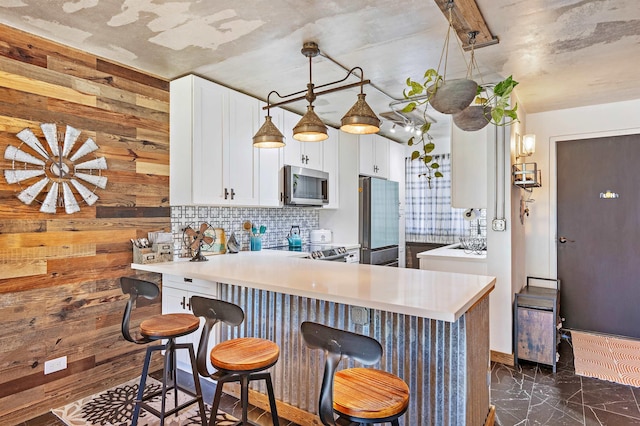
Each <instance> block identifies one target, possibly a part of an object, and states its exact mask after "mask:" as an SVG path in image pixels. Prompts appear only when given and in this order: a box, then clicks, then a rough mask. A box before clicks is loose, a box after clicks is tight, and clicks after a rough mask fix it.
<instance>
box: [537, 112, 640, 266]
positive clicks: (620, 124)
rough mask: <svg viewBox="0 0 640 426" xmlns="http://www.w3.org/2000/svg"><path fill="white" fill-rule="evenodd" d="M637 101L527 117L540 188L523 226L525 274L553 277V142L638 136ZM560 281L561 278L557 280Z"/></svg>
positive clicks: (639, 117) (639, 131)
mask: <svg viewBox="0 0 640 426" xmlns="http://www.w3.org/2000/svg"><path fill="white" fill-rule="evenodd" d="M638 111H640V100H633V101H625V102H617V103H611V104H601V105H593V106H588V107H582V108H571V109H565V110H558V111H551V112H543V113H537V114H529V115H528V116H527V133H535V134H536V152H535V154H534V155H533V156H532V157H531V161H535V162H537V163H538V167H539V168H541V170H542V188H540V189H539V190H536V191H535V197H534V198H535V200H536V201H535V203H533V204H532V205H531V206H530V208H531V215H530V216H529V219H528V221H527V223H526V253H527V256H526V272H527V275H534V276H541V277H550V278H556V274H557V263H556V177H557V176H556V150H555V146H556V142H561V141H562V140H575V139H588V138H595V137H604V136H615V135H623V134H633V133H640V114H638ZM560 278H562V277H560Z"/></svg>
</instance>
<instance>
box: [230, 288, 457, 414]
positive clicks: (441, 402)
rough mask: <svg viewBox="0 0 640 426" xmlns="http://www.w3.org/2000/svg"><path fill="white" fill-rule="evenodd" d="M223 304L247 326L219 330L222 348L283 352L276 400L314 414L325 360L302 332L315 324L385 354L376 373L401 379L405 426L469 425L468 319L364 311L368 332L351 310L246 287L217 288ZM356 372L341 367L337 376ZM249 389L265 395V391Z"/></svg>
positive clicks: (261, 387) (277, 367)
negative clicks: (244, 344)
mask: <svg viewBox="0 0 640 426" xmlns="http://www.w3.org/2000/svg"><path fill="white" fill-rule="evenodd" d="M221 299H223V300H226V301H229V302H232V303H235V304H237V305H240V306H241V307H242V309H244V311H245V321H244V322H243V324H242V325H241V326H239V327H237V328H235V329H233V328H229V327H223V328H222V340H225V339H230V338H235V337H244V336H255V337H263V338H266V339H270V340H273V341H274V342H276V343H277V344H278V345H279V346H280V359H279V360H278V363H277V364H276V365H275V367H273V369H272V376H273V380H274V387H275V394H276V398H277V399H279V400H281V401H284V402H286V403H288V404H291V405H293V406H295V407H298V408H300V409H302V410H305V411H308V412H311V413H317V405H318V398H319V396H318V392H319V390H320V384H321V382H322V370H323V367H324V354H323V353H322V352H321V351H317V350H314V351H312V350H309V349H308V348H307V347H306V346H305V345H304V343H303V341H302V336H301V335H300V332H299V330H300V324H302V322H304V321H314V322H319V323H321V324H325V325H328V326H331V327H336V328H340V329H343V330H349V331H353V332H356V333H360V334H364V335H368V336H370V337H373V338H374V339H376V340H378V341H379V342H380V343H381V344H382V345H383V348H384V354H383V358H382V359H381V361H380V363H379V364H378V365H373V366H371V367H374V368H380V369H382V370H386V371H388V372H391V373H393V374H396V375H398V376H399V377H401V378H403V379H404V380H405V381H406V382H407V384H408V385H409V389H410V391H411V399H410V403H409V408H408V410H407V413H406V414H405V415H404V416H403V417H402V418H401V419H400V423H401V424H403V425H412V426H413V425H438V426H443V425H456V426H457V425H464V424H465V423H466V418H465V416H466V402H465V401H466V380H465V377H466V376H465V374H466V351H467V349H466V338H465V318H464V316H463V317H462V318H460V319H459V320H458V321H457V322H455V323H449V322H445V321H436V320H431V319H427V318H419V317H414V316H409V315H402V314H396V313H391V312H385V311H379V310H374V309H368V310H367V313H368V315H369V320H368V322H367V324H364V325H359V324H355V323H354V322H353V321H352V314H351V306H349V305H343V304H339V303H333V302H325V301H321V300H316V299H309V298H305V297H298V296H290V295H285V294H281V293H273V292H267V291H262V290H255V289H250V288H246V287H239V286H232V285H227V284H222V285H221ZM354 366H359V365H358V364H357V363H354V362H353V361H343V362H342V364H341V365H340V367H341V368H350V367H354ZM252 387H253V389H255V390H258V391H260V392H262V393H266V389H265V388H264V384H262V383H256V384H252Z"/></svg>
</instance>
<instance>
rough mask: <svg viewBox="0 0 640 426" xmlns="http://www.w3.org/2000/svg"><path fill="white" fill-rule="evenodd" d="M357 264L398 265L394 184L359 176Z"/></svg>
mask: <svg viewBox="0 0 640 426" xmlns="http://www.w3.org/2000/svg"><path fill="white" fill-rule="evenodd" d="M359 191H360V203H359V206H360V208H359V210H360V220H359V229H358V231H359V237H360V238H359V239H360V263H369V264H372V265H386V266H398V228H399V224H400V215H399V212H398V208H399V200H398V182H394V181H390V180H384V179H378V178H374V177H360V188H359Z"/></svg>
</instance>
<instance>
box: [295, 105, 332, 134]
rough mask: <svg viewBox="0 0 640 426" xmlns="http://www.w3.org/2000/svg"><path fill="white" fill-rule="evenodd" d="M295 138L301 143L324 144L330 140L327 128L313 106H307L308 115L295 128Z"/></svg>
mask: <svg viewBox="0 0 640 426" xmlns="http://www.w3.org/2000/svg"><path fill="white" fill-rule="evenodd" d="M293 138H294V139H296V140H299V141H300V142H322V141H323V140H326V139H328V138H329V135H328V134H327V126H325V124H324V123H323V122H322V120H320V117H318V114H316V113H315V111H314V110H313V105H311V104H309V105H308V106H307V113H306V114H305V115H303V116H302V118H301V119H300V121H298V124H296V125H295V127H294V128H293Z"/></svg>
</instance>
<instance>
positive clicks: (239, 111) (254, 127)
mask: <svg viewBox="0 0 640 426" xmlns="http://www.w3.org/2000/svg"><path fill="white" fill-rule="evenodd" d="M260 115H261V114H260V101H259V100H257V99H255V98H252V97H250V96H247V95H245V94H243V93H240V92H235V91H233V90H230V91H229V137H228V138H226V139H225V140H224V141H223V145H222V158H223V159H224V161H225V162H226V164H225V165H223V169H225V168H226V172H225V179H226V180H225V181H224V184H223V191H229V193H230V197H231V198H230V204H234V205H242V206H257V205H259V204H260V175H259V162H260V153H259V152H258V151H260V150H258V149H255V148H254V147H253V135H255V134H256V132H257V131H258V129H259V128H260Z"/></svg>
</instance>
